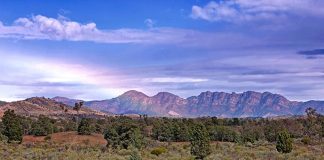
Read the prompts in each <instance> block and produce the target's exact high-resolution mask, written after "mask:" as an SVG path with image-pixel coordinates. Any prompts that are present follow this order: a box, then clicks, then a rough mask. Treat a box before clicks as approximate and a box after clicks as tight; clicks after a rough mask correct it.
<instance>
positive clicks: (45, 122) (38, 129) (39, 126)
mask: <svg viewBox="0 0 324 160" xmlns="http://www.w3.org/2000/svg"><path fill="white" fill-rule="evenodd" d="M53 132H54V125H53V123H52V122H51V119H50V118H48V117H45V116H43V115H40V116H39V117H38V120H37V121H36V122H34V123H33V124H32V130H31V134H33V135H35V136H47V135H48V134H52V133H53Z"/></svg>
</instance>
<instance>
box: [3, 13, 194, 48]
mask: <svg viewBox="0 0 324 160" xmlns="http://www.w3.org/2000/svg"><path fill="white" fill-rule="evenodd" d="M145 23H146V24H147V25H148V26H149V27H153V25H154V21H153V20H151V19H147V20H146V21H145ZM192 33H195V34H199V32H194V31H191V30H185V29H173V28H150V29H149V30H140V29H127V28H121V29H116V30H100V29H98V28H97V26H96V24H95V23H87V24H82V23H79V22H75V21H71V20H69V19H68V18H66V17H62V16H59V18H57V19H55V18H50V17H46V16H42V15H37V16H33V17H31V18H18V19H17V20H16V21H15V22H14V23H13V25H9V26H8V25H3V24H2V23H1V22H0V37H5V38H18V39H48V40H69V41H92V42H99V43H177V42H182V41H188V35H190V34H192Z"/></svg>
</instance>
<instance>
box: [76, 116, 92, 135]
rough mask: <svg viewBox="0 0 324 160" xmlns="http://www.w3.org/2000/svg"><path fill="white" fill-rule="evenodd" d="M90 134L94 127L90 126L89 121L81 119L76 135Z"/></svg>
mask: <svg viewBox="0 0 324 160" xmlns="http://www.w3.org/2000/svg"><path fill="white" fill-rule="evenodd" d="M92 132H94V127H93V126H92V124H91V119H89V118H82V119H81V122H80V124H79V126H78V134H80V135H90V134H91V133H92Z"/></svg>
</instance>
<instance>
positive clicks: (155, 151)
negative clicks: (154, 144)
mask: <svg viewBox="0 0 324 160" xmlns="http://www.w3.org/2000/svg"><path fill="white" fill-rule="evenodd" d="M166 152H167V149H166V148H165V147H158V148H155V149H153V150H152V151H151V154H154V155H156V156H159V155H160V154H163V153H166Z"/></svg>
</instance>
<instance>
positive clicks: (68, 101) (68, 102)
mask: <svg viewBox="0 0 324 160" xmlns="http://www.w3.org/2000/svg"><path fill="white" fill-rule="evenodd" d="M52 100H54V101H57V102H61V103H64V104H66V105H69V106H74V104H75V103H78V102H81V101H82V100H78V99H69V98H66V97H59V96H57V97H54V98H52Z"/></svg>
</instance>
